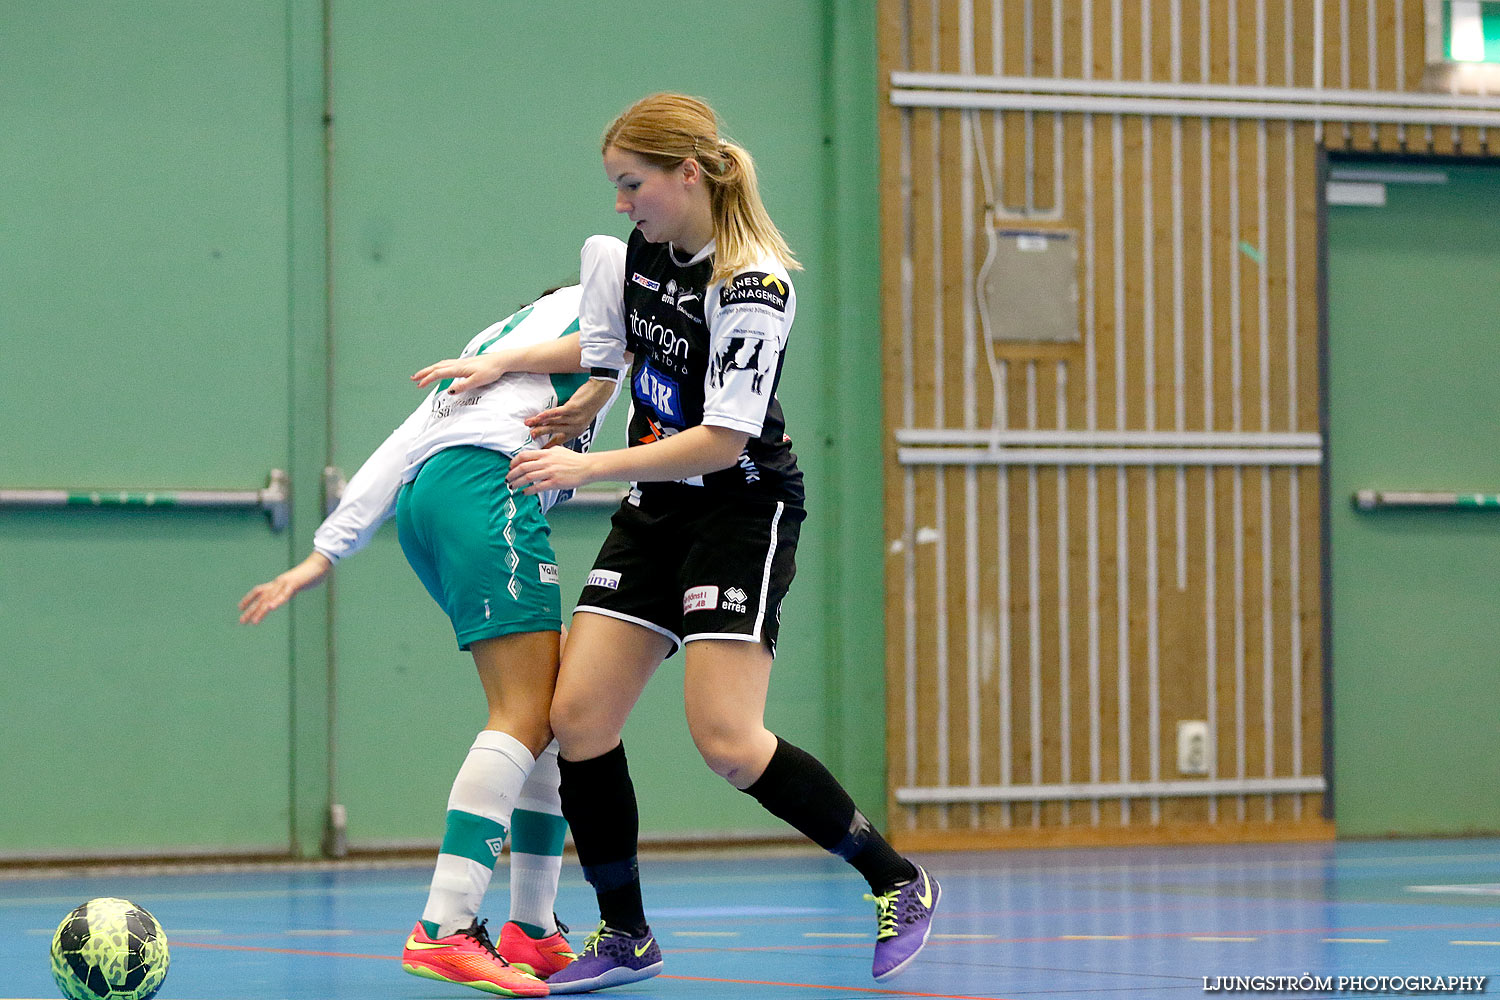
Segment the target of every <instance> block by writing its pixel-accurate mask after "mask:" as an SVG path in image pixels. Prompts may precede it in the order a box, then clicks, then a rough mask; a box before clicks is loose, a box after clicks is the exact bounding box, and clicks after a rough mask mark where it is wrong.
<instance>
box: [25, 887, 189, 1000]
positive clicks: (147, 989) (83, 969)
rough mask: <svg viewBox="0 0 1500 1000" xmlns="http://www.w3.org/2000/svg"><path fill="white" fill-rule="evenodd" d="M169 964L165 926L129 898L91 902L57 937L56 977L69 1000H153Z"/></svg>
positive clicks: (60, 928) (59, 929)
mask: <svg viewBox="0 0 1500 1000" xmlns="http://www.w3.org/2000/svg"><path fill="white" fill-rule="evenodd" d="M167 962H168V958H167V935H166V934H165V933H164V932H163V931H162V929H161V924H159V923H157V922H156V918H155V917H153V916H152V915H151V914H149V913H147V912H146V911H145V910H143V909H141V908H140V907H139V906H136V905H135V904H134V903H132V902H130V901H129V900H128V899H115V898H113V897H108V896H106V897H101V898H99V899H91V900H89V901H88V902H87V903H84V904H83V905H82V906H80V907H79V908H78V909H76V910H74V911H73V912H72V913H70V914H68V915H67V916H66V917H63V921H62V923H60V924H58V925H57V932H56V933H55V934H53V935H52V978H53V979H56V980H57V986H58V989H60V990H62V992H63V996H65V997H67V998H68V1000H150V998H151V997H154V996H156V991H157V990H159V989H161V984H162V980H164V979H166V978H167Z"/></svg>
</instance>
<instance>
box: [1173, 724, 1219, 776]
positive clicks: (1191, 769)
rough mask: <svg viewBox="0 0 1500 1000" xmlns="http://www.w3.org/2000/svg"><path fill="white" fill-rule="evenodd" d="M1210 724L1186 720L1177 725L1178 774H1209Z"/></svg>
mask: <svg viewBox="0 0 1500 1000" xmlns="http://www.w3.org/2000/svg"><path fill="white" fill-rule="evenodd" d="M1211 746H1212V744H1211V743H1210V741H1209V732H1208V723H1207V722H1205V721H1204V720H1202V719H1185V720H1183V721H1180V722H1178V723H1177V773H1178V774H1207V773H1208V759H1209V758H1208V755H1209V754H1210V753H1211V752H1212V750H1211Z"/></svg>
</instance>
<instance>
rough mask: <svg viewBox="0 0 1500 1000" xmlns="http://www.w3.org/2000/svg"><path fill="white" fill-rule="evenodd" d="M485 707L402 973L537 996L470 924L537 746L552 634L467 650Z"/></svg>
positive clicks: (543, 735)
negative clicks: (485, 718)
mask: <svg viewBox="0 0 1500 1000" xmlns="http://www.w3.org/2000/svg"><path fill="white" fill-rule="evenodd" d="M470 651H471V652H472V653H473V655H474V662H475V665H476V666H477V668H478V671H479V676H480V679H481V683H482V685H483V687H484V690H485V694H486V698H487V701H488V703H489V710H490V714H489V723H488V727H487V728H485V729H484V730H482V731H481V732H480V733H479V735H478V736H477V737H476V738H475V740H474V744H473V746H472V747H470V749H469V752H468V754H467V755H466V756H465V758H464V761H463V764H462V766H461V767H460V768H459V770H458V775H457V777H455V778H454V781H453V787H452V789H451V790H450V792H449V795H448V808H447V813H446V815H445V819H444V831H443V843H442V847H441V848H440V849H439V851H438V858H437V862H436V864H435V865H434V868H433V875H432V882H431V885H430V887H429V889H428V895H427V902H426V904H425V906H424V907H423V910H422V918H421V920H419V921H418V923H417V926H416V927H414V928H413V929H412V933H411V936H410V937H409V938H408V939H407V944H406V948H405V950H404V952H403V954H402V965H403V967H404V968H406V970H407V971H408V972H413V973H415V974H417V975H420V976H424V977H426V978H431V979H438V980H442V981H445V982H460V983H465V984H467V985H470V986H475V987H477V988H479V989H483V990H486V991H488V992H500V993H501V995H513V996H538V995H545V992H543V991H544V989H545V987H544V985H543V984H542V983H540V982H539V981H538V980H536V979H534V978H532V977H531V976H529V975H525V974H523V972H522V971H520V970H517V969H514V968H511V967H510V966H508V965H506V964H505V963H504V961H503V960H502V959H501V957H500V955H499V953H498V952H497V951H496V949H495V947H494V945H493V942H492V941H491V940H490V938H489V935H488V933H487V931H486V929H485V925H484V923H483V922H481V921H479V919H478V916H479V908H480V905H481V904H482V903H483V901H484V895H485V892H486V891H487V890H488V888H489V884H490V879H491V877H492V875H493V873H494V868H495V864H496V862H497V861H498V860H499V857H500V853H501V849H502V847H503V845H504V843H505V838H506V835H507V832H508V831H509V830H510V828H511V824H512V814H513V812H514V811H515V809H516V806H517V804H518V802H519V800H520V799H521V795H522V790H523V788H524V786H525V785H526V783H527V781H528V778H529V776H530V775H531V774H532V772H533V770H534V767H535V764H536V757H535V756H533V747H536V748H538V749H540V748H541V747H545V745H546V742H547V740H548V738H549V737H550V732H549V730H548V728H547V723H546V718H547V711H548V708H549V705H550V701H551V684H552V680H553V678H554V677H555V676H556V670H557V633H556V632H524V633H516V634H511V635H505V636H497V637H492V638H486V639H478V640H475V641H474V642H473V643H472V644H471V645H470Z"/></svg>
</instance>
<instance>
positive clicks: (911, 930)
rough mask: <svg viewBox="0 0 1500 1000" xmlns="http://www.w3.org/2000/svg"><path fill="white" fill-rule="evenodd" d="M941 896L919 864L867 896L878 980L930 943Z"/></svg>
mask: <svg viewBox="0 0 1500 1000" xmlns="http://www.w3.org/2000/svg"><path fill="white" fill-rule="evenodd" d="M942 895H943V888H942V886H940V885H938V882H937V879H935V878H933V877H932V876H931V875H928V874H927V870H926V869H925V868H923V867H922V866H921V865H917V877H916V878H914V879H912V880H911V881H910V882H907V883H905V884H903V885H898V886H896V888H894V889H892V890H891V891H890V892H882V893H881V894H880V895H878V896H871V895H868V894H867V895H866V896H865V898H866V899H870V900H874V902H875V920H876V922H877V924H878V929H877V931H876V934H875V964H874V965H873V967H872V968H871V970H870V971H871V972H872V973H873V974H874V976H875V979H876V981H878V982H885V981H886V980H887V979H890V978H891V977H892V976H895V975H897V974H898V973H900V972H901V971H902V970H904V969H905V968H906V967H907V966H908V965H910V964H911V962H912V959H914V958H916V957H917V953H918V952H920V951H921V950H922V946H923V945H925V944H926V943H927V932H928V931H930V930H932V912H933V911H934V910H936V909H937V905H938V900H939V899H941V898H942ZM549 985H550V984H549ZM553 992H556V990H555V989H554V990H553Z"/></svg>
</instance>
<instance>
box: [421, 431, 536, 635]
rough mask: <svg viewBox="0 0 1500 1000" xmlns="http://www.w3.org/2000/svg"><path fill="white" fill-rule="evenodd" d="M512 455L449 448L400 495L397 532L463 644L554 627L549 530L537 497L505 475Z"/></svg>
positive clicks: (474, 449) (426, 466)
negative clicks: (519, 488)
mask: <svg viewBox="0 0 1500 1000" xmlns="http://www.w3.org/2000/svg"><path fill="white" fill-rule="evenodd" d="M508 471H510V459H509V458H508V457H507V456H505V455H503V454H501V453H500V452H498V451H491V450H490V449H488V448H472V447H460V448H445V449H444V450H442V451H440V452H438V453H437V454H436V455H433V456H432V457H431V458H429V459H428V460H427V461H426V462H425V463H423V465H422V468H421V470H420V471H419V472H418V473H417V477H416V479H414V480H412V481H411V482H409V483H407V484H405V485H404V486H402V487H401V492H400V494H399V495H398V496H397V498H396V535H397V537H398V538H399V539H400V540H401V551H402V552H404V553H406V561H407V562H409V563H411V568H412V569H413V570H415V571H416V574H417V576H418V577H419V578H420V579H421V581H422V585H423V586H424V587H426V588H427V592H428V593H429V594H431V595H432V599H433V600H434V601H437V602H438V606H439V607H441V608H442V609H443V610H444V611H445V612H447V614H448V618H449V620H450V621H452V622H453V634H454V635H455V636H456V637H457V639H458V647H459V648H460V649H468V648H469V644H470V643H472V642H474V641H475V640H477V639H488V638H491V637H494V636H501V635H511V634H513V633H516V632H556V631H558V630H559V629H560V628H561V627H562V597H561V591H560V589H559V586H558V579H557V557H556V556H555V555H553V553H552V543H551V542H550V541H549V540H548V536H549V535H550V534H551V533H552V531H551V529H550V528H549V527H548V526H547V519H546V518H545V517H543V516H542V508H541V505H540V504H539V503H538V502H537V498H536V497H529V496H526V495H525V494H524V493H520V492H517V491H515V490H513V489H511V488H510V487H509V486H508V485H507V484H506V482H505V474H506V473H507V472H508Z"/></svg>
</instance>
